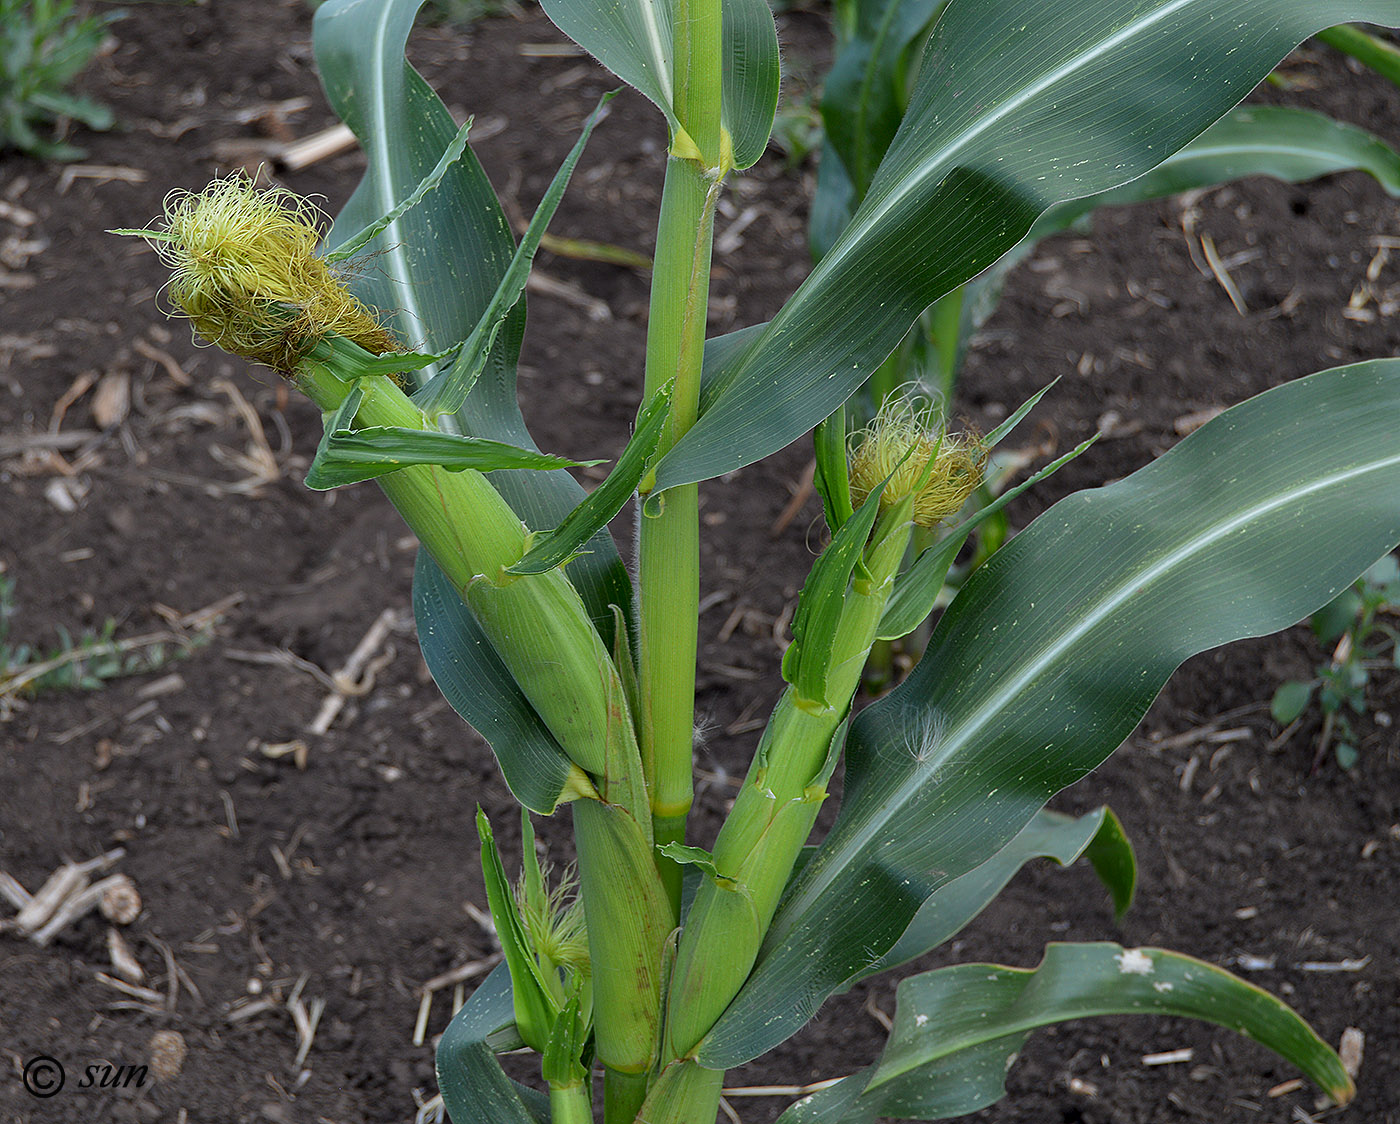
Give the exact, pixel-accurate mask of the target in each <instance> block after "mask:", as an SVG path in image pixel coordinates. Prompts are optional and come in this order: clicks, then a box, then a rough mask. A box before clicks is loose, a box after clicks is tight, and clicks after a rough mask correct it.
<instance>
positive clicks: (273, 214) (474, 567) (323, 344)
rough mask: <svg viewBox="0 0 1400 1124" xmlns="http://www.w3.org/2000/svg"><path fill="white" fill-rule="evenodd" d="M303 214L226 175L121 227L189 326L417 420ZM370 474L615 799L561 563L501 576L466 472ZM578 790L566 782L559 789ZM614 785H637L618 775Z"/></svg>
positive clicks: (312, 385)
mask: <svg viewBox="0 0 1400 1124" xmlns="http://www.w3.org/2000/svg"><path fill="white" fill-rule="evenodd" d="M318 219H319V212H317V211H316V209H315V208H314V207H312V206H311V205H310V204H309V203H307V202H306V201H305V200H302V199H299V198H298V197H297V196H295V195H292V194H291V193H289V192H286V191H282V190H280V189H260V188H258V187H256V186H255V185H254V183H253V182H252V181H251V180H250V179H249V178H248V177H247V176H244V175H235V176H231V177H229V178H226V179H222V180H216V181H215V182H214V183H212V184H210V185H209V187H207V188H206V189H205V190H204V191H202V192H198V193H190V192H185V193H176V194H173V195H171V196H170V197H169V198H168V199H167V201H166V209H165V217H164V228H163V229H161V230H154V231H134V232H131V231H127V232H122V233H137V234H141V235H143V236H145V237H146V238H147V240H148V241H149V242H150V243H151V245H152V246H154V247H155V249H156V251H157V252H158V253H159V254H160V256H161V258H162V260H163V261H165V263H166V264H167V265H169V266H170V268H171V270H172V278H171V283H170V288H169V293H170V299H171V300H172V302H173V303H174V304H175V306H176V308H177V309H178V310H179V311H180V312H181V313H182V314H183V315H185V316H187V317H188V318H189V319H190V320H191V322H192V324H193V326H194V329H195V331H196V332H197V333H198V334H199V335H200V336H202V337H204V338H205V339H207V340H209V341H210V342H212V343H216V344H218V345H219V346H221V347H223V348H225V349H226V350H228V351H231V352H233V353H234V354H237V355H240V356H242V357H243V358H246V359H249V360H252V361H254V362H257V363H263V364H266V365H267V366H270V367H273V368H274V369H276V370H278V371H280V372H281V373H283V374H284V375H286V376H288V377H289V378H290V379H291V380H292V381H293V382H294V383H295V384H296V385H297V386H298V387H299V388H300V389H302V390H303V391H305V392H306V393H307V395H308V396H309V397H310V398H311V399H312V400H313V401H314V402H315V403H316V404H317V405H318V406H319V407H320V408H321V409H322V410H324V411H327V412H330V411H334V410H335V409H337V408H338V407H339V406H340V405H341V404H342V403H343V402H344V401H345V398H346V396H347V395H348V394H349V392H350V388H351V384H352V383H356V384H357V385H358V386H359V387H360V389H361V391H362V392H363V397H362V400H361V404H360V406H359V410H358V413H357V415H356V417H355V419H353V422H352V424H353V425H355V426H356V427H371V426H389V427H402V428H408V429H430V428H432V425H431V424H430V423H429V421H428V420H427V418H426V417H425V416H424V415H423V412H422V411H421V410H419V409H418V408H417V407H416V406H415V405H414V403H413V401H412V400H411V399H410V398H409V397H408V396H407V395H406V394H405V393H404V392H403V390H402V389H401V387H400V386H399V385H398V383H397V382H396V380H395V378H394V376H391V375H369V376H364V373H363V372H364V370H365V365H364V364H363V362H359V363H357V362H356V361H355V356H356V355H358V356H360V357H363V358H364V359H370V358H372V357H374V356H379V355H386V354H391V353H395V352H400V351H402V350H403V345H402V344H401V343H400V342H399V341H398V340H397V339H396V338H395V337H394V335H393V333H392V332H390V331H389V329H388V328H386V327H385V326H384V325H383V324H381V323H380V321H379V319H378V317H377V316H376V314H375V313H373V312H372V311H371V310H369V309H368V308H366V307H365V306H364V305H363V304H361V303H360V302H359V301H358V300H356V299H355V297H354V296H353V295H351V293H350V292H349V290H348V289H347V288H346V287H345V285H344V283H343V281H342V280H341V278H340V277H339V276H338V275H337V273H336V272H335V270H333V269H332V268H331V266H330V265H328V264H327V263H326V262H325V261H324V260H323V259H321V258H320V257H318V256H317V254H316V246H317V245H318V243H319V241H320V233H319V230H318ZM379 482H380V486H381V487H382V488H383V489H384V491H385V493H386V494H387V495H388V496H389V499H390V500H391V501H392V502H393V503H394V505H395V507H397V508H398V509H399V512H400V513H401V514H402V515H403V516H404V518H405V520H406V521H407V522H408V524H409V526H410V527H411V528H412V529H413V531H414V532H415V533H416V534H417V536H418V538H419V541H420V542H422V543H423V545H424V547H425V548H426V549H427V550H428V552H429V553H430V554H431V555H432V557H433V559H434V561H436V562H437V563H438V565H439V566H440V567H441V568H442V570H443V572H444V573H446V574H447V575H448V576H449V577H450V578H451V579H452V581H453V583H454V585H456V587H457V589H458V590H459V592H460V593H461V594H462V596H463V598H464V599H465V600H467V602H468V603H469V604H470V605H471V607H472V610H473V613H474V614H475V615H476V617H477V619H478V621H479V622H480V623H481V625H482V628H483V629H484V631H485V632H486V633H487V635H488V636H489V637H490V638H491V641H492V644H493V647H494V648H495V650H496V652H497V654H498V655H499V656H500V657H501V659H502V662H504V663H505V665H506V666H507V667H508V668H509V670H510V671H511V674H512V676H513V677H514V678H515V679H516V681H517V683H519V685H520V687H521V689H522V690H523V691H524V693H525V695H526V697H527V698H529V700H530V702H531V704H532V705H533V706H534V708H535V710H536V711H537V713H538V714H539V715H540V717H541V719H542V720H543V721H544V723H545V725H546V726H547V727H548V728H549V731H550V733H551V734H553V735H554V737H555V739H556V740H557V741H558V742H559V744H560V746H561V747H562V748H563V750H564V752H565V753H566V754H568V755H569V757H570V758H571V759H572V760H573V761H574V762H575V764H577V765H578V766H580V767H581V768H582V769H583V770H584V771H586V772H587V773H589V774H591V775H592V776H593V777H598V778H604V780H608V779H609V778H608V777H607V774H608V772H609V771H611V773H612V774H614V775H613V776H612V777H611V784H610V785H609V784H605V785H604V786H603V790H604V794H605V795H607V796H608V798H609V799H618V798H619V797H617V796H616V795H614V794H612V793H610V792H609V791H608V790H609V788H617V787H618V786H619V785H622V778H620V777H619V776H617V775H616V774H619V773H628V774H639V773H640V768H641V766H640V756H639V753H638V751H637V749H636V744H635V741H636V739H635V734H634V732H633V728H632V724H631V722H630V721H619V714H620V713H622V714H625V709H626V708H625V705H624V704H623V701H622V700H623V699H624V695H623V690H622V685H621V682H620V680H619V678H618V673H617V669H616V667H615V666H614V665H613V663H612V659H611V656H610V654H609V653H608V651H607V647H606V646H605V645H604V644H603V641H602V638H601V637H600V636H599V635H598V632H597V630H596V629H595V628H594V627H593V624H592V621H591V619H590V617H589V614H588V611H587V609H586V607H585V606H584V604H583V602H582V599H581V598H580V597H579V595H578V592H577V591H576V590H575V589H574V587H573V585H572V584H571V583H570V582H569V580H568V579H567V578H566V577H565V576H564V574H563V572H562V571H560V570H554V571H551V572H550V573H547V574H542V575H537V576H529V577H517V576H514V575H510V574H507V573H506V570H507V568H508V567H510V566H512V565H514V564H515V563H516V562H518V561H519V560H520V558H521V557H522V555H523V554H524V553H525V549H526V545H527V535H528V532H527V530H526V528H525V527H524V525H523V524H522V523H521V521H520V519H519V517H518V516H516V515H515V513H514V512H513V511H512V510H511V509H510V507H509V505H508V504H506V502H505V501H504V500H503V499H502V498H501V497H500V495H499V493H497V492H496V490H495V489H494V488H493V487H492V486H491V485H490V484H489V483H488V482H487V481H486V479H485V477H484V476H482V475H481V473H479V472H475V471H472V470H467V471H462V472H445V471H443V470H442V469H440V468H435V467H433V466H427V465H415V466H410V467H406V468H403V469H400V470H398V471H395V472H392V473H389V474H388V475H386V476H383V477H381V478H380V481H379ZM633 761H635V762H636V764H635V767H633V765H632V762H633ZM610 762H611V770H609V765H610ZM619 763H620V764H619ZM591 787H592V786H591V785H588V786H585V785H583V784H577V785H575V786H574V790H573V791H570V792H566V793H565V794H564V798H573V797H574V796H577V795H579V793H580V792H582V793H584V794H586V795H587V794H590V793H589V791H588V790H589V789H590V788H591ZM622 787H623V788H624V789H625V790H626V791H629V792H634V791H636V789H637V788H638V787H639V786H638V784H636V783H635V776H631V775H629V776H628V778H627V784H625V785H622ZM628 803H629V804H630V803H632V801H630V800H629V801H628Z"/></svg>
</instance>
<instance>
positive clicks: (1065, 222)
mask: <svg viewBox="0 0 1400 1124" xmlns="http://www.w3.org/2000/svg"><path fill="white" fill-rule="evenodd" d="M1349 171H1360V172H1366V173H1368V174H1369V175H1371V176H1372V177H1373V178H1374V179H1375V180H1376V182H1377V183H1379V184H1380V185H1381V186H1382V187H1383V188H1385V190H1386V191H1388V192H1389V193H1390V194H1391V195H1400V152H1396V151H1395V149H1393V148H1391V147H1390V146H1389V145H1388V144H1386V143H1385V141H1383V140H1381V138H1380V137H1378V136H1376V135H1375V134H1374V133H1369V132H1367V131H1366V130H1365V129H1359V128H1357V127H1356V126H1355V125H1348V124H1346V123H1345V122H1343V121H1334V120H1333V119H1332V118H1330V117H1328V116H1327V115H1326V114H1325V113H1315V112H1313V111H1312V110H1310V109H1297V108H1294V107H1291V106H1268V105H1251V106H1241V107H1240V108H1238V109H1235V110H1232V111H1231V112H1230V113H1229V114H1227V115H1226V116H1225V117H1223V118H1221V119H1220V120H1219V121H1217V122H1216V123H1215V124H1214V125H1212V126H1211V127H1210V128H1209V129H1207V130H1206V131H1205V132H1204V133H1202V134H1201V135H1200V136H1199V137H1197V138H1196V139H1195V140H1194V141H1192V142H1191V143H1190V144H1188V145H1187V146H1186V147H1185V148H1183V149H1182V150H1181V151H1180V152H1178V153H1176V154H1175V155H1174V156H1172V157H1171V158H1170V159H1168V160H1165V161H1163V162H1162V163H1161V164H1159V165H1158V166H1157V167H1156V168H1154V169H1153V170H1152V171H1150V172H1148V173H1147V174H1146V175H1145V176H1139V177H1138V178H1137V179H1135V180H1133V181H1132V182H1131V183H1125V184H1124V185H1123V186H1122V187H1118V188H1114V189H1113V190H1111V191H1105V192H1101V193H1100V194H1098V195H1094V196H1090V197H1089V198H1087V199H1075V200H1072V201H1070V202H1068V203H1061V204H1059V205H1058V206H1055V207H1052V208H1051V209H1050V210H1049V211H1047V212H1046V213H1045V214H1044V215H1042V216H1041V217H1040V218H1039V219H1037V220H1036V223H1035V225H1034V226H1033V227H1031V232H1030V237H1031V238H1044V237H1045V236H1046V235H1049V234H1053V233H1055V232H1056V231H1059V230H1065V229H1067V228H1068V227H1069V226H1070V225H1071V224H1072V223H1074V222H1076V221H1077V220H1078V219H1080V218H1081V217H1082V216H1084V215H1086V214H1088V213H1089V212H1090V211H1094V210H1097V209H1098V208H1099V207H1108V206H1116V205H1119V204H1124V203H1141V202H1144V201H1145V200H1148V199H1163V198H1165V197H1167V196H1169V195H1177V194H1179V193H1180V192H1183V191H1192V190H1194V189H1196V188H1201V187H1211V186H1213V185H1215V184H1219V183H1227V182H1229V181H1230V180H1236V179H1240V178H1242V177H1243V176H1273V177H1274V178H1275V179H1281V180H1288V181H1289V182H1290V183H1303V182H1305V181H1306V180H1311V179H1316V178H1317V177H1318V176H1325V175H1328V174H1329V173H1332V172H1349Z"/></svg>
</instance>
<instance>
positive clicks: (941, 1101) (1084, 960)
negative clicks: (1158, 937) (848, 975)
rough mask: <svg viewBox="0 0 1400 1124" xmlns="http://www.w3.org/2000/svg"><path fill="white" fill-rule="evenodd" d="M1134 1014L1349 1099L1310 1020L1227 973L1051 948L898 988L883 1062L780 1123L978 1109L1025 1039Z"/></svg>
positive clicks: (1345, 1080) (1191, 962)
mask: <svg viewBox="0 0 1400 1124" xmlns="http://www.w3.org/2000/svg"><path fill="white" fill-rule="evenodd" d="M1140 1014H1157V1015H1178V1016H1185V1017H1187V1018H1194V1019H1201V1020H1204V1021H1205V1022H1212V1023H1216V1024H1218V1025H1220V1026H1224V1027H1228V1028H1229V1029H1230V1030H1234V1031H1237V1032H1239V1033H1240V1034H1243V1035H1245V1036H1246V1037H1249V1038H1252V1039H1254V1040H1255V1041H1256V1042H1259V1043H1261V1044H1263V1045H1265V1046H1267V1047H1269V1048H1270V1049H1271V1050H1273V1051H1275V1052H1276V1053H1278V1054H1280V1055H1281V1056H1283V1057H1285V1058H1287V1059H1288V1060H1289V1061H1290V1062H1292V1063H1293V1064H1294V1065H1296V1066H1297V1067H1298V1068H1299V1069H1301V1070H1302V1071H1303V1072H1304V1073H1306V1074H1307V1075H1308V1076H1309V1077H1311V1078H1312V1079H1313V1080H1314V1081H1316V1082H1317V1083H1318V1084H1319V1085H1320V1086H1321V1087H1322V1088H1323V1089H1324V1090H1325V1091H1326V1093H1327V1095H1328V1096H1330V1097H1331V1098H1332V1099H1333V1100H1335V1101H1336V1102H1337V1103H1338V1104H1346V1103H1347V1102H1348V1101H1349V1100H1351V1098H1352V1096H1353V1095H1354V1094H1355V1091H1356V1090H1355V1086H1354V1085H1353V1084H1352V1081H1351V1078H1350V1077H1349V1076H1347V1072H1346V1070H1345V1069H1343V1068H1342V1063H1341V1060H1340V1059H1339V1058H1338V1057H1337V1055H1336V1053H1334V1052H1333V1050H1332V1048H1331V1047H1329V1046H1328V1045H1327V1043H1326V1042H1324V1041H1323V1040H1322V1039H1321V1038H1319V1037H1318V1036H1317V1034H1316V1032H1315V1031H1313V1029H1312V1028H1311V1027H1309V1026H1308V1024H1307V1023H1305V1022H1304V1021H1303V1020H1302V1019H1301V1018H1300V1017H1299V1016H1298V1015H1297V1014H1296V1013H1295V1012H1294V1011H1292V1010H1291V1009H1290V1008H1289V1007H1288V1005H1287V1004H1285V1003H1284V1002H1283V1001H1282V1000H1279V999H1276V998H1274V997H1273V996H1272V995H1270V994H1269V993H1268V992H1266V991H1263V990H1262V989H1260V988H1257V987H1255V986H1254V985H1253V984H1251V983H1248V982H1246V981H1245V980H1242V979H1240V978H1239V977H1238V976H1235V975H1232V974H1231V973H1229V972H1227V971H1225V970H1224V969H1223V968H1217V967H1216V966H1215V965H1213V964H1207V963H1206V962H1205V961H1203V960H1196V959H1194V958H1193V957H1190V956H1183V955H1181V954H1180V953H1176V952H1168V951H1166V950H1164V949H1159V948H1134V949H1124V948H1122V947H1120V946H1119V945H1116V944H1107V943H1103V944H1099V943H1095V944H1051V945H1049V946H1047V948H1046V950H1045V957H1044V959H1043V960H1042V961H1041V962H1040V966H1039V967H1037V968H1008V967H1006V966H1004V965H1001V964H960V965H958V966H957V967H953V968H939V969H936V970H934V971H932V972H924V973H922V974H921V975H917V976H912V977H910V978H909V979H907V980H904V981H903V982H902V983H901V984H900V985H899V989H898V1007H897V1009H896V1012H895V1021H894V1029H893V1031H891V1033H890V1040H889V1042H888V1043H887V1044H886V1046H885V1050H884V1053H883V1054H881V1056H880V1060H879V1061H878V1062H877V1063H876V1064H875V1065H873V1066H871V1067H870V1068H869V1069H866V1070H863V1071H861V1072H860V1073H856V1074H853V1075H852V1076H850V1077H848V1078H846V1080H845V1081H842V1082H839V1083H838V1084H836V1085H833V1086H831V1087H830V1088H828V1089H825V1090H823V1091H821V1092H819V1093H817V1094H816V1095H814V1096H812V1097H808V1098H806V1099H805V1100H803V1101H800V1102H798V1103H797V1104H795V1105H793V1106H792V1107H791V1108H789V1109H788V1110H787V1111H786V1112H785V1113H783V1115H782V1116H781V1117H779V1121H780V1124H809V1122H811V1124H816V1122H818V1121H820V1122H821V1124H837V1122H838V1121H839V1122H840V1124H868V1122H870V1121H873V1120H874V1119H875V1118H876V1117H877V1116H890V1117H895V1118H898V1119H910V1118H914V1117H917V1118H919V1119H924V1120H942V1119H945V1118H947V1117H950V1116H961V1115H963V1114H965V1113H969V1112H976V1111H977V1110H978V1109H979V1108H984V1107H985V1106H987V1105H989V1104H993V1103H994V1102H996V1101H998V1100H1000V1099H1001V1097H1002V1095H1003V1094H1004V1093H1005V1092H1006V1085H1005V1082H1006V1073H1007V1071H1008V1069H1009V1068H1010V1065H1011V1063H1012V1062H1014V1061H1015V1059H1016V1054H1017V1053H1018V1052H1019V1051H1020V1049H1021V1047H1022V1045H1024V1043H1025V1041H1026V1039H1027V1038H1028V1037H1030V1033H1031V1031H1032V1030H1035V1029H1036V1028H1038V1027H1043V1026H1049V1025H1051V1024H1054V1023H1059V1022H1066V1021H1068V1020H1070V1019H1082V1018H1088V1017H1091V1016H1097V1015H1140ZM857 1089H858V1090H859V1092H858V1093H857V1095H856V1096H854V1097H852V1095H851V1094H852V1092H853V1091H855V1090H857Z"/></svg>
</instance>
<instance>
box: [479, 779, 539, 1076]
mask: <svg viewBox="0 0 1400 1124" xmlns="http://www.w3.org/2000/svg"><path fill="white" fill-rule="evenodd" d="M476 834H477V838H478V839H479V840H480V841H481V876H482V881H484V882H485V883H486V904H487V907H488V908H489V909H490V911H491V922H492V924H494V925H495V927H496V937H497V939H498V940H499V941H500V942H501V955H502V956H503V957H505V962H506V968H507V969H508V970H509V972H510V990H511V1003H512V1006H513V1007H514V1010H515V1026H516V1030H517V1031H519V1033H520V1037H521V1038H522V1039H524V1040H525V1043H526V1045H528V1046H530V1047H532V1048H533V1049H535V1050H537V1051H539V1052H541V1053H543V1052H544V1048H545V1045H546V1043H548V1041H549V1037H550V1035H551V1033H552V1032H553V1030H554V1021H555V1019H556V1018H558V1016H559V1008H558V1006H557V1005H556V1004H555V1002H554V1001H553V999H552V998H551V997H550V994H549V989H548V988H547V987H546V985H545V981H544V976H543V972H542V971H541V969H540V965H539V962H538V961H537V960H536V959H535V954H534V952H533V950H532V949H531V947H530V938H529V936H528V935H527V934H526V932H525V923H524V922H523V921H522V920H521V919H520V912H519V910H518V908H517V907H516V903H515V894H514V893H513V892H512V890H511V885H510V879H509V878H508V877H507V876H506V868H505V864H504V863H503V862H502V861H501V853H500V851H499V850H497V849H496V838H495V836H494V835H493V834H492V832H491V821H490V820H488V819H487V818H486V813H485V812H484V811H483V810H482V808H481V805H479V804H478V805H477V809H476Z"/></svg>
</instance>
